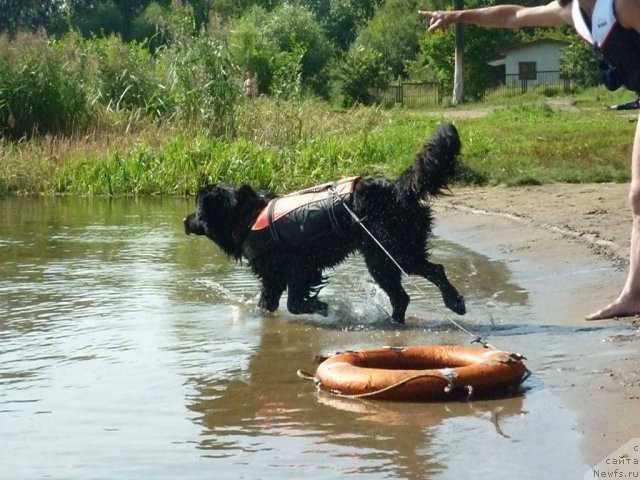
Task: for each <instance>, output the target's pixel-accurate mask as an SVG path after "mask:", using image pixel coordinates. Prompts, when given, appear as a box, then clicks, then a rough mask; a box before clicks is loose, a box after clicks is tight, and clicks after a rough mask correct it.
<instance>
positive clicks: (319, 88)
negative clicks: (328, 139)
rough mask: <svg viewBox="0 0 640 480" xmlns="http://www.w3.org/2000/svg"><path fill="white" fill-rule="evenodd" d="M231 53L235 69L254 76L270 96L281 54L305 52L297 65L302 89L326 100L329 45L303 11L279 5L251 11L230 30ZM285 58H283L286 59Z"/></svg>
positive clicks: (313, 21) (255, 8)
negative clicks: (275, 58) (235, 62)
mask: <svg viewBox="0 0 640 480" xmlns="http://www.w3.org/2000/svg"><path fill="white" fill-rule="evenodd" d="M229 44H230V49H231V52H232V55H233V57H234V58H235V59H236V61H237V64H238V66H239V67H240V68H241V69H242V70H244V71H252V72H255V73H256V75H257V78H258V85H259V87H260V91H261V92H264V93H270V92H271V91H272V89H273V85H272V84H271V82H272V81H273V79H274V75H275V74H276V72H275V68H277V67H276V65H277V64H278V62H279V60H275V61H273V59H274V57H277V56H279V55H280V54H293V55H294V56H296V55H297V52H298V51H300V50H302V51H303V52H304V54H303V56H302V59H301V62H300V66H301V68H300V75H301V82H302V85H305V86H307V87H308V88H309V89H310V90H311V92H312V93H314V94H317V95H320V96H327V94H328V88H327V84H328V78H327V71H326V68H325V67H326V66H327V64H328V62H329V59H330V57H331V54H332V52H331V49H330V47H329V42H328V41H327V39H326V36H325V34H324V32H323V30H322V27H321V25H320V24H319V23H318V22H317V20H316V19H315V18H314V16H313V13H312V12H311V11H310V10H308V9H307V8H305V7H300V6H295V5H292V4H288V3H285V4H282V5H279V6H277V7H276V8H274V9H273V10H272V11H267V10H265V9H264V8H262V7H253V8H251V9H249V10H248V11H247V12H246V13H245V15H243V16H242V17H241V18H240V19H238V20H237V21H236V22H234V24H233V25H232V28H231V36H230V39H229ZM285 57H286V55H285Z"/></svg>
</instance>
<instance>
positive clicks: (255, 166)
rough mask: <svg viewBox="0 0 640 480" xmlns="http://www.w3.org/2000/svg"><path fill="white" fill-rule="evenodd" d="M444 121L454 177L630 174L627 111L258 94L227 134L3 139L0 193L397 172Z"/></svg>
mask: <svg viewBox="0 0 640 480" xmlns="http://www.w3.org/2000/svg"><path fill="white" fill-rule="evenodd" d="M578 105H579V104H578ZM465 108H466V107H465ZM450 119H453V122H454V123H455V124H456V125H457V127H458V128H459V130H460V133H461V136H462V141H463V161H464V171H463V173H462V174H461V176H460V178H459V179H458V182H459V183H461V184H481V185H494V184H508V185H518V184H536V183H548V182H603V181H613V182H623V181H627V180H628V179H629V166H628V165H629V158H630V152H631V141H632V138H633V132H634V129H635V122H634V119H635V116H633V114H632V115H629V114H628V113H625V112H614V111H603V110H602V108H601V107H595V106H590V105H589V106H584V107H581V106H578V107H575V106H574V107H572V108H571V109H570V111H564V110H556V109H552V108H550V107H549V106H548V105H547V103H546V102H545V101H543V100H535V101H533V102H531V103H530V104H528V105H526V106H493V107H492V108H491V111H490V112H489V113H488V114H486V115H478V114H473V112H470V113H466V112H464V111H462V108H455V109H444V110H442V111H438V112H408V111H402V110H396V111H381V110H378V109H375V108H358V109H353V110H348V111H334V110H331V109H330V107H328V106H327V105H326V104H323V103H319V102H312V101H293V102H278V101H274V100H268V99H260V100H258V101H255V102H246V103H242V104H241V105H240V107H239V108H238V109H237V112H236V116H235V128H236V131H235V134H234V135H233V136H232V137H227V138H228V139H227V140H221V139H220V138H216V137H213V136H212V135H211V133H210V129H202V128H201V127H194V126H192V125H190V124H189V123H188V122H161V121H153V120H149V119H148V117H140V118H138V117H136V116H135V114H131V113H127V112H115V113H112V114H111V115H110V116H109V117H105V118H104V119H103V120H102V122H101V123H99V124H97V125H95V126H94V127H93V129H92V130H90V131H88V132H86V131H85V132H83V133H82V134H76V135H74V134H71V135H40V136H34V137H32V138H30V139H28V140H26V139H23V140H21V141H17V142H16V141H7V140H5V141H3V143H2V144H1V150H0V193H2V194H7V193H29V194H32V193H45V194H57V193H62V194H67V193H71V194H82V195H84V194H99V195H102V194H108V195H122V194H140V195H151V194H163V195H185V194H192V193H194V192H195V191H196V189H197V188H198V186H200V185H201V184H203V183H206V182H211V181H216V180H225V181H230V182H250V183H252V184H254V185H256V186H258V187H260V188H266V189H273V190H279V191H284V190H288V189H292V188H296V187H301V186H306V185H309V184H312V183H315V182H320V181H323V180H328V179H333V178H337V177H340V176H342V175H354V174H363V175H376V174H381V175H390V176H395V175H397V174H399V173H400V172H401V171H402V170H403V169H404V168H406V167H407V166H408V165H409V164H410V163H411V162H412V160H413V157H414V155H415V153H416V152H417V151H418V150H419V149H420V147H421V145H422V144H423V143H424V141H425V140H426V139H427V138H428V136H429V135H430V134H431V132H432V131H433V130H434V128H435V127H436V125H437V124H438V123H439V122H440V121H442V120H450Z"/></svg>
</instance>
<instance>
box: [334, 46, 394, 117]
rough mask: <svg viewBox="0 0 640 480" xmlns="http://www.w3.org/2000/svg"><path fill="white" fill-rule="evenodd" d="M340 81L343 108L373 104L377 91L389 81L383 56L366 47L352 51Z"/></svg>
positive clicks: (344, 65) (343, 68)
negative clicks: (357, 104) (356, 104)
mask: <svg viewBox="0 0 640 480" xmlns="http://www.w3.org/2000/svg"><path fill="white" fill-rule="evenodd" d="M340 80H341V83H342V88H341V93H342V106H344V107H349V106H351V105H353V104H355V103H361V104H363V105H371V104H373V103H374V102H375V101H376V95H375V94H376V90H377V89H379V88H382V87H383V86H384V85H386V83H387V81H388V72H387V71H386V69H385V68H384V61H383V59H382V54H381V53H380V52H377V51H375V50H371V49H367V48H364V47H355V48H353V49H351V51H349V54H348V55H347V56H346V59H345V61H344V64H343V67H342V70H341V72H340Z"/></svg>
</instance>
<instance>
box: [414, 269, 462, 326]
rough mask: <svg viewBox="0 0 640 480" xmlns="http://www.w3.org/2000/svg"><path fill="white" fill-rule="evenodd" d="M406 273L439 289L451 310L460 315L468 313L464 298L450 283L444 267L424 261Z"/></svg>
mask: <svg viewBox="0 0 640 480" xmlns="http://www.w3.org/2000/svg"><path fill="white" fill-rule="evenodd" d="M405 271H406V272H407V273H408V274H410V275H412V274H415V275H421V276H423V277H424V278H426V279H427V280H429V281H430V282H431V283H433V284H434V285H435V286H436V287H438V288H439V289H440V293H441V294H442V300H443V301H444V304H445V305H446V306H447V308H448V309H449V310H451V311H453V312H455V313H457V314H458V315H464V314H465V313H466V311H467V308H466V306H465V303H464V297H463V296H462V295H460V293H458V290H457V289H456V287H454V286H453V285H452V284H451V282H449V279H448V278H447V275H446V273H445V271H444V267H443V266H442V265H440V264H437V263H431V262H429V261H428V260H423V261H422V262H415V263H413V262H412V263H411V264H410V265H408V266H407V270H405Z"/></svg>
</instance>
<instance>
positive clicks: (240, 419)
mask: <svg viewBox="0 0 640 480" xmlns="http://www.w3.org/2000/svg"><path fill="white" fill-rule="evenodd" d="M191 209H192V207H191V201H189V202H186V201H184V200H178V199H164V200H154V199H145V200H135V199H102V198H94V199H78V198H56V199H51V198H5V199H1V200H0V265H1V266H0V273H1V274H0V425H1V427H0V447H1V448H0V472H1V473H0V478H6V479H11V480H21V479H24V480H34V479H39V478H53V479H78V480H88V479H140V478H149V479H151V478H153V479H176V478H180V479H211V478H216V479H226V478H229V479H239V478H245V479H283V478H309V477H311V476H312V477H313V478H314V479H333V478H338V477H343V476H347V477H353V478H371V479H383V478H384V479H389V478H391V479H426V478H436V479H444V478H451V479H454V478H455V479H458V478H492V479H512V478H574V477H576V474H577V473H579V474H580V478H581V475H582V473H584V471H586V469H587V468H588V466H587V465H586V463H585V462H584V459H583V456H582V453H581V450H580V442H581V440H582V438H581V434H580V430H579V428H578V426H577V417H576V414H575V412H573V411H572V410H571V409H570V408H568V407H567V406H566V405H564V404H563V402H562V401H561V399H560V398H559V397H558V395H557V392H558V390H562V389H563V388H569V386H568V385H566V384H564V383H563V380H562V378H561V375H559V373H558V372H561V371H562V370H563V369H566V368H568V367H567V364H568V358H569V357H571V356H575V355H579V354H581V353H583V352H584V350H587V351H588V350H589V349H590V346H592V345H594V344H596V343H597V342H600V341H601V339H602V336H603V333H602V332H601V331H600V328H599V327H590V328H583V327H576V326H571V325H565V326H563V325H558V324H557V323H555V322H548V319H540V318H539V317H538V316H537V315H536V314H535V311H536V309H535V304H536V302H537V301H538V300H537V298H538V297H539V296H540V295H541V294H542V293H544V294H547V293H548V291H553V290H554V289H553V282H556V283H557V284H562V283H563V282H566V281H567V279H568V278H572V279H575V276H576V275H578V276H579V275H581V274H582V273H581V272H580V271H577V272H576V271H575V270H572V271H569V270H567V271H564V272H563V271H554V272H553V273H552V274H549V273H544V272H539V271H537V272H532V273H531V275H529V276H526V275H525V276H522V275H520V276H519V277H518V276H515V275H514V274H513V272H512V271H511V269H510V266H509V264H508V263H506V262H504V261H503V260H500V259H497V258H489V257H487V256H483V255H480V254H479V253H477V252H474V251H472V250H470V249H469V248H466V247H464V246H463V245H460V244H458V243H456V239H455V238H447V239H446V240H445V239H442V238H438V239H436V240H435V243H434V257H435V259H436V260H437V261H439V262H442V263H444V264H445V266H446V268H447V272H448V275H449V278H450V279H451V280H452V282H453V283H454V284H456V285H457V286H458V287H459V288H460V289H461V290H462V291H463V292H464V294H465V296H466V298H467V302H468V306H469V310H470V311H471V312H475V313H474V315H472V316H469V318H463V319H462V320H461V322H462V325H463V326H464V327H465V328H467V329H469V330H470V331H472V332H473V333H474V334H479V335H482V336H486V337H487V338H488V339H489V340H490V342H491V343H494V344H497V345H498V346H500V347H502V348H505V349H509V350H512V351H522V352H525V353H527V352H539V351H542V350H543V351H544V352H545V354H544V355H538V356H533V358H530V360H529V363H528V365H529V367H530V368H531V369H532V370H533V372H534V375H533V376H532V377H531V378H530V379H529V380H528V381H527V382H526V383H525V385H524V388H523V389H522V391H520V392H519V394H518V395H515V396H513V397H511V398H504V399H497V400H483V401H478V400H476V401H471V402H451V403H442V404H398V403H389V402H375V401H365V400H360V401H356V400H345V399H339V398H335V397H331V396H329V395H327V394H324V393H319V392H316V390H315V388H314V386H313V385H312V384H311V383H308V382H305V381H303V380H301V379H300V378H298V377H297V375H296V371H297V370H298V369H303V370H306V371H313V368H314V365H313V362H312V360H313V356H314V354H317V353H323V354H326V353H331V352H335V351H340V350H345V349H364V348H374V347H379V346H383V345H397V346H401V345H408V344H413V345H416V344H434V343H468V341H469V337H468V336H467V334H465V333H463V332H460V331H459V330H458V329H456V328H455V327H454V326H453V325H452V324H451V322H450V321H449V319H450V318H453V317H455V315H454V314H453V313H450V312H448V311H447V310H446V309H445V308H444V307H443V306H442V304H441V300H440V297H439V292H437V291H436V289H435V288H433V287H432V286H430V285H429V284H426V283H423V282H418V283H416V284H415V285H409V286H408V287H407V289H408V290H409V292H410V294H411V296H412V298H413V301H412V304H411V306H410V309H409V312H408V315H409V317H408V320H407V324H406V325H405V326H397V325H394V324H392V323H390V322H389V321H388V319H387V316H386V312H387V311H389V310H390V308H389V304H388V300H387V299H386V297H385V295H384V294H383V293H382V292H381V291H380V290H379V289H378V288H377V287H376V286H375V285H374V284H373V283H372V281H371V279H370V278H369V276H368V275H367V273H366V270H365V268H364V266H363V264H362V262H361V261H360V260H359V259H357V258H352V259H350V260H349V261H348V262H346V263H345V264H343V265H341V266H340V267H339V268H337V269H336V270H335V271H334V272H333V274H332V278H331V283H330V284H329V286H328V287H327V288H326V289H325V290H324V291H323V293H322V296H323V298H324V299H325V300H327V301H329V302H330V303H331V304H332V307H331V312H330V315H329V318H321V317H317V316H299V317H296V316H293V315H290V314H289V313H287V312H286V311H284V310H280V311H278V312H276V313H274V314H269V315H263V314H261V313H260V312H258V311H257V310H256V300H257V297H256V295H257V283H256V281H255V280H254V279H253V278H252V277H251V275H250V274H249V271H248V269H247V268H246V266H245V265H240V264H235V263H233V262H231V261H229V260H228V259H227V258H225V257H224V255H222V254H221V253H220V252H219V250H218V249H217V248H216V247H215V246H214V245H213V244H212V243H210V242H209V241H208V240H206V239H204V238H201V237H198V238H196V237H193V236H192V237H187V236H185V235H184V233H183V232H182V224H181V219H182V217H183V216H184V215H185V214H186V213H188V212H189V211H191ZM541 292H542V293H541ZM545 292H547V293H545ZM282 304H283V305H285V302H284V301H283V303H282ZM456 319H457V320H458V318H457V317H456ZM550 439H553V441H550Z"/></svg>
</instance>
